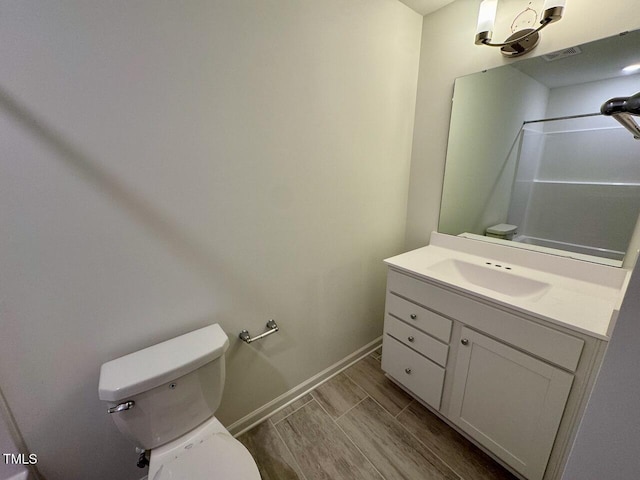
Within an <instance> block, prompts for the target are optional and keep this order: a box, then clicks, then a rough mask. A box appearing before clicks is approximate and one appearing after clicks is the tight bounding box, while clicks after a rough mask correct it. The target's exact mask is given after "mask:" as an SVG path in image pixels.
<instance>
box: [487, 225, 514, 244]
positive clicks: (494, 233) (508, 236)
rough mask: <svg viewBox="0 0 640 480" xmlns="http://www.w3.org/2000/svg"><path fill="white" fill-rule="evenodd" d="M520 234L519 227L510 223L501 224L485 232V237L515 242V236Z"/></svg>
mask: <svg viewBox="0 0 640 480" xmlns="http://www.w3.org/2000/svg"><path fill="white" fill-rule="evenodd" d="M517 233H518V226H517V225H510V224H508V223H499V224H498V225H493V226H492V227H489V228H487V229H486V230H485V236H487V237H492V238H501V239H502V240H513V237H514V235H516V234H517Z"/></svg>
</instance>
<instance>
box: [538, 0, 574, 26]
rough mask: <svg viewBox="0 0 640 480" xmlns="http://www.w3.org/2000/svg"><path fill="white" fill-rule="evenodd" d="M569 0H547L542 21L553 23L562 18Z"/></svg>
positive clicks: (543, 8)
mask: <svg viewBox="0 0 640 480" xmlns="http://www.w3.org/2000/svg"><path fill="white" fill-rule="evenodd" d="M566 3H567V0H545V1H544V7H542V18H541V19H540V23H553V22H557V21H558V20H560V19H561V18H562V13H563V12H564V6H565V5H566Z"/></svg>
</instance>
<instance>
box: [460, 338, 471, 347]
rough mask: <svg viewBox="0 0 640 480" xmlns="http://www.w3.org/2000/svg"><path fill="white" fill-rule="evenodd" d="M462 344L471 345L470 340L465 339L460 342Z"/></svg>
mask: <svg viewBox="0 0 640 480" xmlns="http://www.w3.org/2000/svg"><path fill="white" fill-rule="evenodd" d="M460 343H461V344H463V345H469V340H468V339H466V338H463V339H462V340H460Z"/></svg>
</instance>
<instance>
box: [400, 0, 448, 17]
mask: <svg viewBox="0 0 640 480" xmlns="http://www.w3.org/2000/svg"><path fill="white" fill-rule="evenodd" d="M399 1H400V2H402V3H404V4H405V5H407V6H408V7H409V8H412V9H413V10H415V11H416V12H418V13H419V14H420V15H427V14H428V13H431V12H435V11H436V10H438V9H439V8H442V7H444V6H445V5H448V4H450V3H453V0H399Z"/></svg>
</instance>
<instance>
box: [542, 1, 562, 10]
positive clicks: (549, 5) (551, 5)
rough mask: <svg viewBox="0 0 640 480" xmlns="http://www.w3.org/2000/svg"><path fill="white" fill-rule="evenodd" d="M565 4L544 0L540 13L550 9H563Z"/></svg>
mask: <svg viewBox="0 0 640 480" xmlns="http://www.w3.org/2000/svg"><path fill="white" fill-rule="evenodd" d="M566 4H567V0H545V1H544V7H542V11H545V10H549V9H550V8H556V7H564V6H565V5H566Z"/></svg>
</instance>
